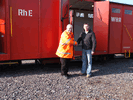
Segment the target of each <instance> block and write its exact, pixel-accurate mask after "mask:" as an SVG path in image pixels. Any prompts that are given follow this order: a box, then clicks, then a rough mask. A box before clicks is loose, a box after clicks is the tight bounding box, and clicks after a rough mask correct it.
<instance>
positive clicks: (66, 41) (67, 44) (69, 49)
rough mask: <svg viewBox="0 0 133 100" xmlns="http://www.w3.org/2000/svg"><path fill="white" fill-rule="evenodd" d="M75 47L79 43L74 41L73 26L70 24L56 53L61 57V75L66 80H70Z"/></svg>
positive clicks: (62, 35)
mask: <svg viewBox="0 0 133 100" xmlns="http://www.w3.org/2000/svg"><path fill="white" fill-rule="evenodd" d="M74 45H77V42H76V41H74V34H73V33H72V25H71V24H68V25H67V27H66V30H65V31H64V32H63V33H62V34H61V38H60V43H59V46H58V49H57V51H56V55H57V56H58V57H60V62H61V75H62V76H64V77H65V78H68V74H67V73H68V68H69V63H70V59H72V58H73V52H74Z"/></svg>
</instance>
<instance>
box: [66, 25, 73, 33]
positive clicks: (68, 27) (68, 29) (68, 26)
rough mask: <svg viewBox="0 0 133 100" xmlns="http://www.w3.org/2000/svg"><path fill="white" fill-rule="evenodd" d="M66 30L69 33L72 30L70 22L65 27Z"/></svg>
mask: <svg viewBox="0 0 133 100" xmlns="http://www.w3.org/2000/svg"><path fill="white" fill-rule="evenodd" d="M66 30H67V31H68V32H69V33H71V32H72V25H71V24H68V25H67V27H66Z"/></svg>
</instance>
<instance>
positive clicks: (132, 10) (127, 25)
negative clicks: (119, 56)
mask: <svg viewBox="0 0 133 100" xmlns="http://www.w3.org/2000/svg"><path fill="white" fill-rule="evenodd" d="M123 17H124V18H123V37H122V40H123V41H122V53H125V52H133V45H132V44H133V32H132V30H133V20H132V18H133V7H132V6H126V5H124V11H123Z"/></svg>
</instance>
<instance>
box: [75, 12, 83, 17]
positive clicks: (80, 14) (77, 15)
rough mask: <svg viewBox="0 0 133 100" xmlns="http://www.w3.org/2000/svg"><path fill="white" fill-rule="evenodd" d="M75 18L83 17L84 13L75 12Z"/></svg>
mask: <svg viewBox="0 0 133 100" xmlns="http://www.w3.org/2000/svg"><path fill="white" fill-rule="evenodd" d="M76 17H84V13H79V12H76Z"/></svg>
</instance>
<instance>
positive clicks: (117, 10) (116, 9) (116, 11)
mask: <svg viewBox="0 0 133 100" xmlns="http://www.w3.org/2000/svg"><path fill="white" fill-rule="evenodd" d="M120 11H121V10H120V9H118V8H112V13H120Z"/></svg>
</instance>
